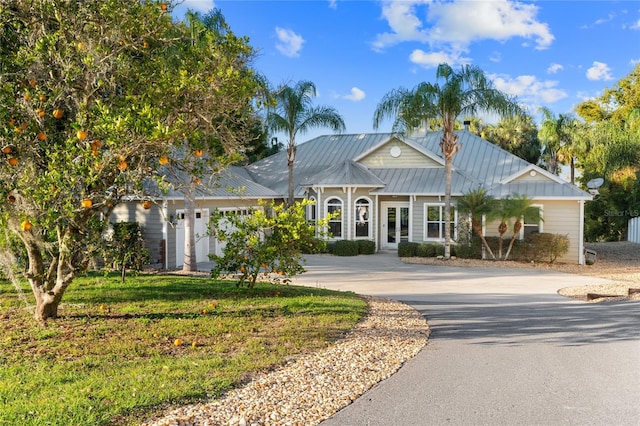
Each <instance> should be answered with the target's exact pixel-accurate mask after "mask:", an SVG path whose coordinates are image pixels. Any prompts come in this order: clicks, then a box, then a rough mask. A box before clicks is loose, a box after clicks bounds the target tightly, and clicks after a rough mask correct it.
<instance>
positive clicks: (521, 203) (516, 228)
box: [504, 195, 542, 260]
mask: <svg viewBox="0 0 640 426" xmlns="http://www.w3.org/2000/svg"><path fill="white" fill-rule="evenodd" d="M509 212H510V213H511V217H512V218H513V219H515V222H514V223H513V235H512V236H511V241H509V249H508V250H507V254H505V255H504V260H507V259H508V258H509V254H510V253H511V250H512V249H513V244H514V243H515V241H516V239H517V238H518V235H520V230H521V229H522V220H523V218H524V217H525V215H526V216H527V218H528V219H529V220H531V221H534V222H539V221H540V220H542V218H541V217H540V210H539V209H537V208H535V207H533V200H532V199H531V198H529V197H527V196H526V195H514V196H512V197H510V198H509Z"/></svg>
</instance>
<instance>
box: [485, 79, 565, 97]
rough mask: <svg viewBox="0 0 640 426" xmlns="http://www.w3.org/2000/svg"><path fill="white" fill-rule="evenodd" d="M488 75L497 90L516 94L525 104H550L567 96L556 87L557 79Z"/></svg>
mask: <svg viewBox="0 0 640 426" xmlns="http://www.w3.org/2000/svg"><path fill="white" fill-rule="evenodd" d="M489 77H490V78H491V79H492V80H493V83H494V84H495V86H496V88H497V89H498V90H501V91H503V92H505V93H508V94H510V95H513V96H517V97H518V100H519V101H521V102H524V103H527V104H550V103H554V102H557V101H559V100H561V99H564V98H566V97H567V92H565V91H564V90H562V89H558V87H557V86H558V82H557V81H553V80H546V81H540V80H538V78H537V77H536V76H533V75H520V76H518V77H516V78H511V77H509V76H495V75H491V76H489Z"/></svg>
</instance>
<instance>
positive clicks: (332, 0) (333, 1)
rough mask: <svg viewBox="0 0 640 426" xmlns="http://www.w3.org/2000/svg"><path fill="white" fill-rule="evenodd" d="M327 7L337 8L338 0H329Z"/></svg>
mask: <svg viewBox="0 0 640 426" xmlns="http://www.w3.org/2000/svg"><path fill="white" fill-rule="evenodd" d="M329 8H330V9H337V8H338V0H329Z"/></svg>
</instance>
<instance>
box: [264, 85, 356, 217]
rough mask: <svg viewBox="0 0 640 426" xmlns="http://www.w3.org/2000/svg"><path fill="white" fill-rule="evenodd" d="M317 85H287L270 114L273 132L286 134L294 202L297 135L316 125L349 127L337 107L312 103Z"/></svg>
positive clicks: (268, 120)
mask: <svg viewBox="0 0 640 426" xmlns="http://www.w3.org/2000/svg"><path fill="white" fill-rule="evenodd" d="M315 96H316V86H315V84H313V83H312V82H310V81H304V80H302V81H299V82H298V83H296V85H295V86H293V87H289V86H285V87H283V88H281V89H280V90H279V91H278V92H277V93H276V95H275V100H276V106H275V108H274V109H273V110H271V111H269V112H268V114H267V125H268V126H269V128H270V129H271V131H273V132H284V133H287V135H288V137H289V140H288V141H287V166H288V168H289V198H288V199H287V204H288V205H289V206H291V205H293V201H294V194H293V189H294V188H293V164H294V162H295V160H296V135H297V134H298V133H300V134H304V133H306V132H307V131H309V130H311V129H313V128H319V127H330V128H331V129H332V130H333V131H334V132H343V131H345V130H346V126H345V124H344V120H343V118H342V116H341V115H340V114H338V111H337V110H336V109H335V108H332V107H328V106H313V105H312V98H314V97H315Z"/></svg>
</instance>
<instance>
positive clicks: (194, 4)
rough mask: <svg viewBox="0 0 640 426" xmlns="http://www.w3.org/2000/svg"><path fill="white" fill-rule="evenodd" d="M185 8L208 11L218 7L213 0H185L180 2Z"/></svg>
mask: <svg viewBox="0 0 640 426" xmlns="http://www.w3.org/2000/svg"><path fill="white" fill-rule="evenodd" d="M180 6H181V7H184V8H185V9H193V10H195V11H196V12H202V13H207V12H209V11H210V10H211V9H214V8H215V7H216V5H215V3H214V1H213V0H184V2H182V3H181V4H180Z"/></svg>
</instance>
